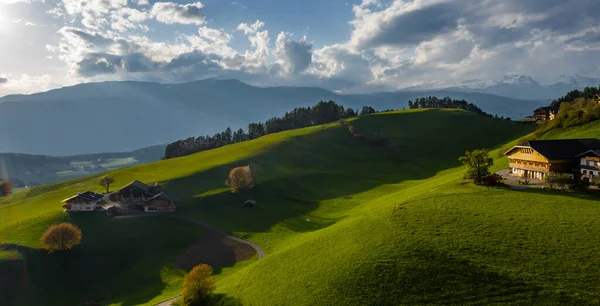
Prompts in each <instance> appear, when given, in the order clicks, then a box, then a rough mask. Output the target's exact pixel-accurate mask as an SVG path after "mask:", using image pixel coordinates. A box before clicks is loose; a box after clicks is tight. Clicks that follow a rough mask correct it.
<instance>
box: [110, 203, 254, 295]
mask: <svg viewBox="0 0 600 306" xmlns="http://www.w3.org/2000/svg"><path fill="white" fill-rule="evenodd" d="M139 217H168V218H174V219H180V220H185V221H188V222H191V223H194V224H197V225H200V226H203V227H205V228H207V229H209V230H210V231H212V232H213V233H215V234H218V235H221V236H223V237H224V238H226V239H230V240H233V241H236V242H239V243H242V244H245V245H248V246H250V247H251V248H253V249H254V250H255V251H256V254H257V255H258V259H261V258H263V257H264V256H265V252H264V251H263V249H262V248H261V247H260V246H259V245H257V244H255V243H252V242H250V241H246V240H244V239H240V238H238V237H235V236H231V235H229V234H227V233H225V232H223V231H221V230H219V229H217V228H215V227H212V226H210V225H208V224H206V223H204V222H202V221H200V220H196V219H192V218H188V217H183V216H178V215H171V214H158V213H152V214H135V215H126V216H116V217H114V218H115V219H128V218H139ZM180 298H181V296H178V297H175V298H172V299H170V300H166V301H164V302H161V303H159V304H156V306H170V305H171V303H173V302H175V301H177V300H178V299H180Z"/></svg>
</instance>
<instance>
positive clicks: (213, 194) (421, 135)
mask: <svg viewBox="0 0 600 306" xmlns="http://www.w3.org/2000/svg"><path fill="white" fill-rule="evenodd" d="M594 124H595V123H591V124H590V125H594ZM349 126H353V127H354V129H355V130H356V131H357V132H358V133H361V134H363V135H368V136H370V137H371V136H372V137H379V138H385V139H389V140H390V141H389V142H390V143H392V144H393V149H392V148H390V147H389V146H387V145H386V146H382V145H377V144H373V143H367V142H365V141H361V140H359V139H357V138H356V137H353V136H352V135H351V134H350V132H349ZM533 128H534V126H533V125H526V124H519V123H512V122H507V121H502V120H497V119H492V118H489V117H484V116H480V115H476V114H473V113H469V112H465V111H459V110H411V111H399V112H390V113H380V114H376V115H370V116H364V117H359V118H354V119H351V120H347V121H346V122H345V123H344V124H341V123H338V122H336V123H331V124H326V125H322V126H316V127H310V128H305V129H299V130H293V131H286V132H281V133H277V134H271V135H267V136H264V137H261V138H259V139H255V140H252V141H247V142H243V143H238V144H234V145H229V146H225V147H221V148H218V149H214V150H210V151H205V152H201V153H198V154H194V155H190V156H186V157H181V158H175V159H170V160H164V161H160V162H156V163H151V164H145V165H140V166H134V167H130V168H125V169H120V170H115V171H112V172H110V174H111V175H113V176H114V177H115V178H116V181H117V182H116V184H115V186H114V187H113V189H116V188H119V187H121V186H123V185H125V184H127V183H129V182H130V181H132V180H134V179H138V180H141V181H144V182H148V183H149V182H158V183H160V184H161V185H162V186H163V189H164V190H165V191H166V192H168V193H170V194H174V195H177V197H179V198H180V200H181V202H180V204H179V206H178V212H177V213H178V214H181V215H185V216H189V217H193V218H196V219H199V220H203V221H205V222H207V223H209V224H210V225H212V226H215V227H217V228H219V229H222V230H224V231H226V232H229V233H231V234H234V235H236V236H238V237H241V238H244V239H247V240H250V241H252V242H255V243H257V244H259V245H260V246H262V247H263V249H264V250H265V252H266V256H265V258H263V259H260V260H250V261H247V262H243V263H239V264H237V265H235V266H233V267H229V268H226V269H222V270H219V271H217V272H218V273H219V274H218V275H217V279H218V282H217V293H218V294H219V295H220V296H222V297H223V301H224V303H225V304H227V303H229V304H243V305H370V304H378V305H389V304H461V305H464V304H489V303H516V304H557V303H563V304H565V303H566V304H590V303H599V302H600V293H599V292H600V290H599V289H600V285H599V284H600V259H598V258H597V256H596V254H597V253H598V249H599V248H600V236H599V235H597V233H598V231H599V230H600V205H598V204H599V202H598V199H597V197H596V196H595V195H593V194H584V193H576V192H552V191H547V190H535V191H516V190H510V189H504V188H486V187H479V186H474V185H472V184H471V183H469V182H466V181H464V180H462V175H463V172H464V168H463V167H461V165H460V164H459V162H458V160H457V159H458V157H459V156H460V155H462V154H463V153H464V151H466V150H472V149H476V148H488V149H490V150H493V151H492V153H491V156H493V157H494V158H495V159H496V160H495V163H496V164H495V166H494V168H495V169H496V170H499V169H501V168H503V167H505V166H506V163H507V161H506V159H505V158H502V157H501V152H502V148H506V147H507V146H510V144H513V143H515V142H516V140H517V139H519V138H521V137H524V136H526V135H528V134H530V133H531V132H533ZM599 136H600V126H598V128H596V129H593V128H588V129H582V127H575V128H572V129H569V130H565V131H560V132H554V133H553V134H552V135H550V136H545V137H552V138H569V137H599ZM250 163H254V164H257V165H259V166H260V172H259V174H258V184H257V185H256V187H255V188H254V189H253V190H252V191H251V192H249V193H247V194H239V195H236V194H231V193H230V192H229V190H228V189H227V188H226V186H225V185H224V180H225V178H226V177H227V173H228V172H229V170H231V169H232V168H233V167H236V166H240V165H246V164H250ZM98 178H99V176H98V175H96V176H92V177H86V178H82V179H77V180H72V181H67V182H63V183H58V184H53V185H45V186H40V187H36V188H33V189H30V190H24V191H22V192H19V193H16V194H14V195H11V196H8V197H6V198H2V199H0V243H2V246H1V247H0V272H2V274H1V275H5V277H2V276H0V285H2V286H0V288H2V289H0V304H6V303H7V304H11V305H12V304H15V305H27V304H32V303H37V304H50V305H66V304H83V303H85V302H89V301H96V302H97V303H99V304H102V305H104V304H117V305H135V304H150V305H152V304H155V303H156V302H159V301H162V300H166V299H169V298H171V297H175V296H177V295H178V294H179V291H180V285H181V281H182V275H183V273H184V272H183V271H179V270H176V269H174V268H172V263H173V261H174V260H175V258H176V257H177V255H178V254H181V252H183V250H184V249H185V246H187V245H189V244H191V243H193V242H194V241H197V240H198V239H200V238H201V237H202V235H203V234H204V233H205V231H204V229H202V228H200V227H198V226H195V225H193V224H186V223H181V221H176V220H171V219H165V218H141V219H122V220H111V219H108V218H107V217H105V216H104V215H102V214H95V213H91V214H86V213H81V214H71V215H69V214H66V213H63V212H62V209H61V207H60V201H61V200H62V199H64V198H66V197H68V196H70V195H72V194H73V193H76V192H78V191H85V190H92V191H97V192H100V191H102V188H101V187H100V186H98V185H97V181H98ZM247 199H254V200H256V201H257V203H258V205H257V207H255V208H243V207H242V203H243V202H244V201H245V200H247ZM65 220H67V221H70V222H73V223H75V224H78V225H79V226H80V227H81V228H82V230H83V235H84V241H83V243H82V244H81V245H80V246H78V247H76V248H75V249H73V250H72V251H71V252H67V253H64V254H60V253H55V254H50V255H48V254H46V253H45V252H44V251H42V250H40V247H41V246H40V244H39V237H41V235H42V233H43V231H44V230H45V229H46V228H47V227H48V226H49V225H50V224H53V223H57V222H61V221H65ZM95 263H98V265H95ZM5 288H9V289H8V290H5ZM3 301H4V303H3Z"/></svg>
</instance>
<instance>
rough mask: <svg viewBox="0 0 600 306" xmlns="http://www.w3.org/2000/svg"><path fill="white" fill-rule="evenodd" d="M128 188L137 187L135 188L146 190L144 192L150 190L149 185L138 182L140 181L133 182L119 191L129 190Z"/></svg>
mask: <svg viewBox="0 0 600 306" xmlns="http://www.w3.org/2000/svg"><path fill="white" fill-rule="evenodd" d="M127 187H135V188H139V189H142V190H144V191H146V190H148V189H150V186H148V185H146V184H145V183H142V182H140V181H138V180H135V181H133V182H131V183H129V184H127V185H125V186H123V188H121V189H119V190H123V189H125V188H127Z"/></svg>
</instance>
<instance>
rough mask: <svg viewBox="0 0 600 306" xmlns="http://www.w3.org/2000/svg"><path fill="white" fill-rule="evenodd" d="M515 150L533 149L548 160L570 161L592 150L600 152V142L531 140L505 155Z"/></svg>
mask: <svg viewBox="0 0 600 306" xmlns="http://www.w3.org/2000/svg"><path fill="white" fill-rule="evenodd" d="M515 148H531V149H533V150H535V151H536V152H538V153H540V154H541V155H542V156H544V157H546V158H547V159H570V158H574V157H577V156H578V155H579V154H581V153H584V152H587V151H590V150H600V140H599V139H596V138H582V139H558V140H530V141H528V142H527V143H526V144H524V145H519V146H514V147H512V148H511V149H510V150H508V151H506V152H505V153H504V154H505V155H506V154H508V153H510V152H511V151H512V150H514V149H515Z"/></svg>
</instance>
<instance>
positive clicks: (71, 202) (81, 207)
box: [62, 191, 104, 211]
mask: <svg viewBox="0 0 600 306" xmlns="http://www.w3.org/2000/svg"><path fill="white" fill-rule="evenodd" d="M103 197H104V196H103V195H101V194H97V193H94V192H91V191H86V192H83V193H78V194H77V195H74V196H72V197H70V198H68V199H64V200H63V201H62V202H63V203H64V204H63V206H62V207H63V208H64V209H65V210H66V211H93V210H95V209H96V208H98V207H102V198H103Z"/></svg>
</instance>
